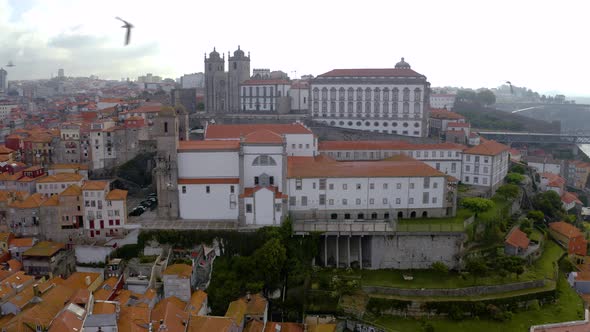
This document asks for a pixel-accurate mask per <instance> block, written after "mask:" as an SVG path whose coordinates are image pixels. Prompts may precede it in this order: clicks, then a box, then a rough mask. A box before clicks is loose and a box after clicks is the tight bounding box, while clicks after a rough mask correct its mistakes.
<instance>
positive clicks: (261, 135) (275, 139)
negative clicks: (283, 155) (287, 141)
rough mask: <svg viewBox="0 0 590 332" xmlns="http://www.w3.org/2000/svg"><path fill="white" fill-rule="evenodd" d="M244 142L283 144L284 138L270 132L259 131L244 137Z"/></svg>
mask: <svg viewBox="0 0 590 332" xmlns="http://www.w3.org/2000/svg"><path fill="white" fill-rule="evenodd" d="M244 142H246V143H249V144H269V143H270V144H282V143H283V137H282V136H281V135H279V134H277V133H274V132H272V131H270V130H266V129H263V130H258V131H255V132H252V133H249V134H248V135H246V136H245V137H244Z"/></svg>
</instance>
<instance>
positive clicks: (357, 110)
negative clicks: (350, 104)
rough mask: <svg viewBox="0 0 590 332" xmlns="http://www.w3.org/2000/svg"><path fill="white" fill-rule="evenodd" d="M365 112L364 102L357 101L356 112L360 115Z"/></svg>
mask: <svg viewBox="0 0 590 332" xmlns="http://www.w3.org/2000/svg"><path fill="white" fill-rule="evenodd" d="M362 113H363V103H362V102H360V101H357V102H356V114H357V116H360V115H361V114H362Z"/></svg>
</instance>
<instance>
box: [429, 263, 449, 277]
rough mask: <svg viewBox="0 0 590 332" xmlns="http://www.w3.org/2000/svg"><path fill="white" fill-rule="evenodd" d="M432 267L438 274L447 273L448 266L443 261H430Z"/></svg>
mask: <svg viewBox="0 0 590 332" xmlns="http://www.w3.org/2000/svg"><path fill="white" fill-rule="evenodd" d="M432 269H433V270H434V271H435V272H438V273H440V274H447V273H449V267H448V266H446V265H445V263H443V262H434V263H432Z"/></svg>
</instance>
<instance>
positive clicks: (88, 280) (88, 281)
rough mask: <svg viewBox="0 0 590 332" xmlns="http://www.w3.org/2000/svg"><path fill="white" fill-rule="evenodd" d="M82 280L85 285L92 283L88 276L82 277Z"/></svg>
mask: <svg viewBox="0 0 590 332" xmlns="http://www.w3.org/2000/svg"><path fill="white" fill-rule="evenodd" d="M84 280H85V281H86V286H90V284H91V283H92V282H91V279H90V276H86V278H84Z"/></svg>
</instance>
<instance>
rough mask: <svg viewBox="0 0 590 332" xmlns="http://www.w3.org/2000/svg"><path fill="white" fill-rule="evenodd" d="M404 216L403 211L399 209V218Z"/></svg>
mask: <svg viewBox="0 0 590 332" xmlns="http://www.w3.org/2000/svg"><path fill="white" fill-rule="evenodd" d="M403 217H404V213H403V212H402V211H399V212H398V213H397V218H398V219H401V218H403Z"/></svg>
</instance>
